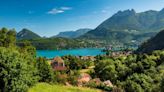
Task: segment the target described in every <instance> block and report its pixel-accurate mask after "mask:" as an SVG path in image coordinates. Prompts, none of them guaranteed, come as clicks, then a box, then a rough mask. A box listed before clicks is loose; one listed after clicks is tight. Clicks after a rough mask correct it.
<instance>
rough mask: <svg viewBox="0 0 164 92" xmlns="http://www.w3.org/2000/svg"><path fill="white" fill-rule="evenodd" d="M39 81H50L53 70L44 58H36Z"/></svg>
mask: <svg viewBox="0 0 164 92" xmlns="http://www.w3.org/2000/svg"><path fill="white" fill-rule="evenodd" d="M36 67H37V69H38V75H39V77H40V78H39V81H40V82H52V81H53V71H52V68H51V67H50V65H49V64H48V62H47V61H46V59H45V58H38V59H37V62H36Z"/></svg>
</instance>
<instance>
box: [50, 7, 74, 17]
mask: <svg viewBox="0 0 164 92" xmlns="http://www.w3.org/2000/svg"><path fill="white" fill-rule="evenodd" d="M71 9H72V7H60V8H53V9H51V10H50V11H48V12H47V13H48V14H53V15H55V14H60V13H64V12H65V11H68V10H71Z"/></svg>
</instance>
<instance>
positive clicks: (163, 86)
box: [161, 76, 164, 92]
mask: <svg viewBox="0 0 164 92" xmlns="http://www.w3.org/2000/svg"><path fill="white" fill-rule="evenodd" d="M161 92H164V76H163V79H162V81H161Z"/></svg>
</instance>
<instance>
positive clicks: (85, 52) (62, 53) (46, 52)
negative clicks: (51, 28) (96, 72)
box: [37, 48, 105, 58]
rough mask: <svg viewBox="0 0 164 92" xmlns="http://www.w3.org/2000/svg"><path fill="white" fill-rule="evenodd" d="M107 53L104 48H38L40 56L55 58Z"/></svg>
mask: <svg viewBox="0 0 164 92" xmlns="http://www.w3.org/2000/svg"><path fill="white" fill-rule="evenodd" d="M102 54H105V53H104V52H102V49H98V48H83V49H71V50H37V56H38V57H46V58H54V57H56V56H65V55H74V56H96V55H102Z"/></svg>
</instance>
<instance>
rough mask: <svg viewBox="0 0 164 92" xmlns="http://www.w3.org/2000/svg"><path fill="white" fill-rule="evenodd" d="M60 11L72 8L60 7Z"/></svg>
mask: <svg viewBox="0 0 164 92" xmlns="http://www.w3.org/2000/svg"><path fill="white" fill-rule="evenodd" d="M60 9H61V10H71V9H72V7H61V8H60Z"/></svg>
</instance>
